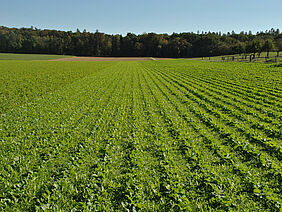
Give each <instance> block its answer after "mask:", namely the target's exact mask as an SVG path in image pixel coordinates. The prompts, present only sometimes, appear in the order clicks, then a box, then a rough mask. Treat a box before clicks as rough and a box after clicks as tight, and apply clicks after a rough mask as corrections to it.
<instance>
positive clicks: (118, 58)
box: [52, 57, 169, 61]
mask: <svg viewBox="0 0 282 212" xmlns="http://www.w3.org/2000/svg"><path fill="white" fill-rule="evenodd" d="M167 59H169V58H152V57H70V58H61V59H55V60H52V61H139V60H167Z"/></svg>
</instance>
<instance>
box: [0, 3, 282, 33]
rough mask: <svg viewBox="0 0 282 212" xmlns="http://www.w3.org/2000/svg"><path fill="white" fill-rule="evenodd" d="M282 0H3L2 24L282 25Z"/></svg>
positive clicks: (140, 28) (109, 27)
mask: <svg viewBox="0 0 282 212" xmlns="http://www.w3.org/2000/svg"><path fill="white" fill-rule="evenodd" d="M281 11H282V1H281V0H236V1H234V0H186V1H185V0H174V1H172V0H170V1H169V0H151V1H149V0H80V1H78V0H68V1H66V0H48V1H47V0H0V25H2V26H8V27H30V26H34V27H37V28H39V29H58V30H65V31H69V30H71V31H75V30H76V29H77V28H78V29H80V30H83V29H86V30H87V31H90V32H94V31H96V29H98V30H99V31H100V32H105V33H108V34H123V35H125V34H126V33H127V32H133V33H136V34H142V33H143V32H156V33H168V34H171V33H173V32H197V30H199V31H200V32H201V31H216V32H218V31H221V32H228V31H232V30H234V31H235V32H240V31H249V30H251V31H252V32H257V31H261V30H262V31H265V30H267V29H271V28H272V27H273V28H275V29H276V28H279V29H280V30H281V29H282V12H281Z"/></svg>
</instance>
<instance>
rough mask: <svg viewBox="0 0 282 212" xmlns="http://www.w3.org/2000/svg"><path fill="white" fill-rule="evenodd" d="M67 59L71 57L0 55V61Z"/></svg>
mask: <svg viewBox="0 0 282 212" xmlns="http://www.w3.org/2000/svg"><path fill="white" fill-rule="evenodd" d="M67 57H71V56H65V55H44V54H11V53H0V60H54V59H60V58H67Z"/></svg>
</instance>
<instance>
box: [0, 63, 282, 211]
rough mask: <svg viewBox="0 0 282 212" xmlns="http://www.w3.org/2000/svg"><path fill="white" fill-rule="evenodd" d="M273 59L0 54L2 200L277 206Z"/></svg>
mask: <svg viewBox="0 0 282 212" xmlns="http://www.w3.org/2000/svg"><path fill="white" fill-rule="evenodd" d="M281 79H282V68H281V67H279V66H272V65H268V64H260V63H236V62H230V63H228V62H224V63H219V62H204V61H188V60H169V61H164V60H163V61H158V60H154V61H123V62H118V61H114V62H66V61H65V62H61V61H6V60H5V61H4V60H3V61H0V144H1V145H0V210H1V211H14V210H15V211H44V210H46V211H70V210H77V211H281V203H282V201H281V199H282V190H281V188H282V185H281V182H282V176H281V165H282V164H281V151H282V150H281V144H282V137H281V121H282V120H281V119H282V118H281V114H282V108H281V106H282V105H281V104H282V89H281Z"/></svg>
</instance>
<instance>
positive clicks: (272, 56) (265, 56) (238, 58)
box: [191, 52, 282, 63]
mask: <svg viewBox="0 0 282 212" xmlns="http://www.w3.org/2000/svg"><path fill="white" fill-rule="evenodd" d="M191 60H205V61H222V62H225V61H226V62H231V61H235V62H260V63H279V62H282V55H280V56H279V57H277V52H269V53H268V52H261V53H257V54H255V56H254V54H233V55H222V56H214V57H198V58H192V59H191Z"/></svg>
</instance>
